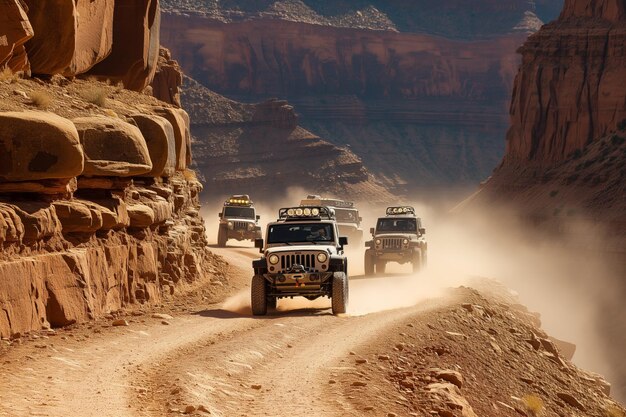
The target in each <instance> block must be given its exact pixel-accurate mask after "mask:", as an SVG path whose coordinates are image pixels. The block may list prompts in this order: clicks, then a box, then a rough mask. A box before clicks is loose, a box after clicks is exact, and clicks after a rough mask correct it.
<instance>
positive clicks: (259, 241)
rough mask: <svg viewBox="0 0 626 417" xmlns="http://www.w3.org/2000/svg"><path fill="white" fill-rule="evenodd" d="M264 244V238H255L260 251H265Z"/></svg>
mask: <svg viewBox="0 0 626 417" xmlns="http://www.w3.org/2000/svg"><path fill="white" fill-rule="evenodd" d="M263 246H264V242H263V239H254V247H255V248H258V249H259V252H260V253H263Z"/></svg>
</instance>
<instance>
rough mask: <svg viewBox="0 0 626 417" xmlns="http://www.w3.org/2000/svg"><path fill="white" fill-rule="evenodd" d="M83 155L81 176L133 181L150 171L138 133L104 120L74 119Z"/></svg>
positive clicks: (130, 128)
mask: <svg viewBox="0 0 626 417" xmlns="http://www.w3.org/2000/svg"><path fill="white" fill-rule="evenodd" d="M74 125H75V126H76V129H77V130H78V134H79V136H80V143H81V145H82V146H83V149H84V152H85V169H84V171H83V173H82V174H83V175H85V176H88V177H92V176H100V177H132V176H136V175H142V174H147V173H149V172H150V171H152V161H151V160H150V154H149V152H148V147H147V145H146V141H145V139H144V137H143V135H142V134H141V131H140V130H139V128H137V127H136V126H133V125H131V124H130V123H126V122H123V121H121V120H119V119H114V118H110V117H104V116H94V117H81V118H77V119H74Z"/></svg>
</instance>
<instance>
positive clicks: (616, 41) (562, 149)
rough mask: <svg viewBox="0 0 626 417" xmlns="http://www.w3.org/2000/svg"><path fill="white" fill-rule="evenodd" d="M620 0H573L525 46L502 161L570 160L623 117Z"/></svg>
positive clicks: (625, 64) (625, 58)
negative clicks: (572, 155)
mask: <svg viewBox="0 0 626 417" xmlns="http://www.w3.org/2000/svg"><path fill="white" fill-rule="evenodd" d="M623 7H624V3H623V2H622V1H619V2H618V1H608V0H607V1H580V0H577V1H574V0H572V1H568V2H566V5H565V9H564V11H563V14H562V15H561V18H560V19H559V20H558V21H556V22H554V23H551V24H549V25H546V26H544V27H543V28H542V29H541V30H540V31H539V32H538V33H536V34H534V35H532V36H531V37H530V38H529V39H528V41H527V42H526V43H525V44H524V46H523V47H522V48H521V49H520V51H521V54H522V59H523V62H522V66H521V68H520V71H519V73H518V75H517V78H516V80H515V86H514V90H513V100H512V103H511V119H512V122H511V123H512V125H511V127H510V129H509V132H508V134H507V149H506V156H505V160H504V163H505V165H506V164H515V163H518V162H519V161H521V162H522V163H525V162H528V161H532V162H536V163H538V164H543V165H551V164H554V163H556V162H559V161H563V160H565V159H566V158H567V157H568V156H569V155H570V154H571V153H572V152H574V151H576V150H581V149H582V148H583V147H584V146H585V145H587V144H589V143H590V142H591V141H593V140H595V139H597V138H600V137H602V136H604V135H605V134H607V133H608V132H609V131H612V130H615V128H616V127H617V125H618V124H619V123H620V122H621V121H622V120H624V119H626V104H625V103H624V97H625V96H626V83H624V79H626V55H625V54H624V48H623V46H624V43H625V42H626V21H624V20H620V19H622V17H623Z"/></svg>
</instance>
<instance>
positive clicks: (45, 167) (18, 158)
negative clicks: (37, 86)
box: [0, 111, 83, 182]
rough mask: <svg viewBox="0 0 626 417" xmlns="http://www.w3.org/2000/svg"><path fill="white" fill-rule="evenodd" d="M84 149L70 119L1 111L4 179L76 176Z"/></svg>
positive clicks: (0, 151) (1, 177)
mask: <svg viewBox="0 0 626 417" xmlns="http://www.w3.org/2000/svg"><path fill="white" fill-rule="evenodd" d="M81 172H83V151H82V147H81V145H80V142H79V140H78V132H77V131H76V128H75V127H74V125H73V124H72V122H70V121H69V120H67V119H64V118H62V117H59V116H56V115H54V114H51V113H43V112H33V111H28V112H7V113H0V182H8V181H36V180H43V179H55V178H72V177H75V176H77V175H80V174H81Z"/></svg>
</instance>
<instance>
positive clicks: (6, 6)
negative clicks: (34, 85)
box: [0, 0, 33, 72]
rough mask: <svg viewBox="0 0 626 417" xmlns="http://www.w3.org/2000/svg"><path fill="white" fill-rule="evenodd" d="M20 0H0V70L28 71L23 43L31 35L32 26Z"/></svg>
mask: <svg viewBox="0 0 626 417" xmlns="http://www.w3.org/2000/svg"><path fill="white" fill-rule="evenodd" d="M25 10H26V7H25V5H24V4H23V3H22V2H21V1H20V0H0V70H1V69H3V68H4V67H8V68H10V69H11V70H12V71H13V72H18V71H28V70H29V65H28V58H27V57H26V53H25V50H24V43H25V42H26V41H27V40H29V39H30V38H31V37H32V36H33V28H32V26H31V24H30V22H29V21H28V16H27V15H26V11H25Z"/></svg>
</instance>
